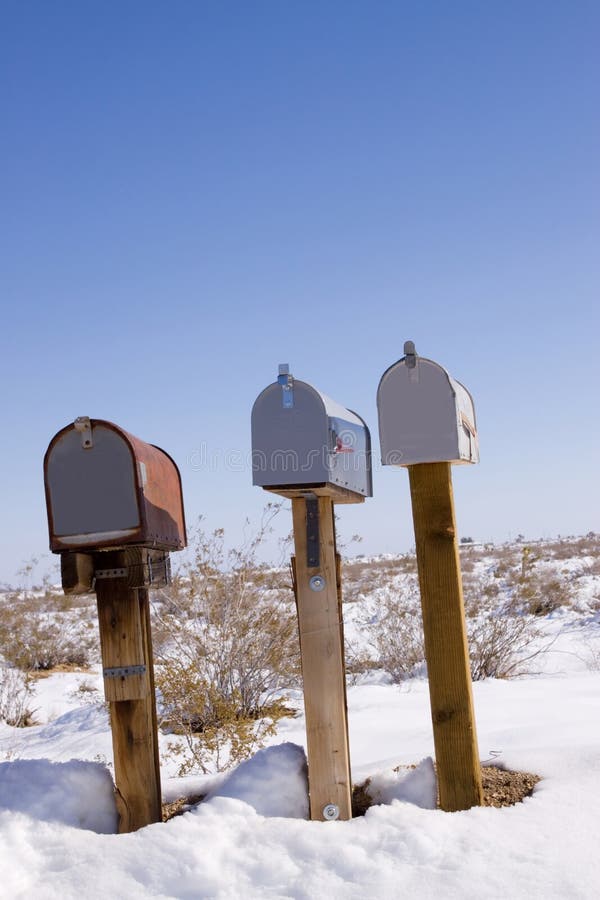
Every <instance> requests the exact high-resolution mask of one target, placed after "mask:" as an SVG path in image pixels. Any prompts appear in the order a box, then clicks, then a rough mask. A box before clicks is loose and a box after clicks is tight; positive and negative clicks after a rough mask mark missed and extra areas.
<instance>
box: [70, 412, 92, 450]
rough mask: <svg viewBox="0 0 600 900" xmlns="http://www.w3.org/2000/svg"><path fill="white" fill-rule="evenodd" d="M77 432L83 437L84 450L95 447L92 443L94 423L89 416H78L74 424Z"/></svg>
mask: <svg viewBox="0 0 600 900" xmlns="http://www.w3.org/2000/svg"><path fill="white" fill-rule="evenodd" d="M73 426H74V428H75V431H78V432H79V433H80V435H81V446H82V447H83V449H84V450H90V449H91V448H92V447H93V446H94V442H93V441H92V423H91V422H90V417H89V416H77V418H76V419H75V421H74V422H73Z"/></svg>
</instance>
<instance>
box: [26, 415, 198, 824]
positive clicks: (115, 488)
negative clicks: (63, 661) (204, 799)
mask: <svg viewBox="0 0 600 900" xmlns="http://www.w3.org/2000/svg"><path fill="white" fill-rule="evenodd" d="M44 479H45V486H46V505H47V510H48V527H49V532H50V549H51V550H52V551H53V552H54V553H60V555H61V574H62V585H63V590H64V591H65V593H66V594H77V593H88V592H90V591H92V590H95V591H96V598H97V603H98V624H99V628H100V645H101V652H102V666H103V674H104V692H105V696H106V700H107V701H108V702H109V708H110V722H111V730H112V741H113V755H114V767H115V787H116V794H117V807H118V810H119V831H120V832H121V833H123V832H129V831H135V830H136V829H138V828H141V827H142V826H143V825H149V824H151V823H152V822H160V821H161V818H162V811H161V788H160V765H159V757H158V728H157V721H156V700H155V694H154V666H153V660H152V636H151V631H150V611H149V604H148V590H147V588H148V587H149V586H151V585H153V586H157V585H160V584H165V583H167V582H168V580H169V551H171V550H181V549H182V548H183V547H185V544H186V534H185V519H184V512H183V500H182V495H181V479H180V476H179V471H178V469H177V466H176V465H175V463H174V462H173V460H172V459H171V458H170V456H168V455H167V454H166V453H165V452H164V451H162V450H160V449H158V448H157V447H154V446H151V445H150V444H145V443H144V442H143V441H140V440H139V439H138V438H136V437H133V436H132V435H130V434H128V433H127V432H126V431H123V429H121V428H119V427H117V426H116V425H113V424H112V423H111V422H104V421H101V420H98V419H91V420H90V419H89V418H87V417H81V418H79V419H76V420H75V422H74V423H73V424H72V425H67V427H66V428H63V429H62V430H61V431H59V432H58V434H56V435H55V436H54V438H53V439H52V441H51V442H50V445H49V447H48V450H47V452H46V456H45V459H44Z"/></svg>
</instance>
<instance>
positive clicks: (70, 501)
mask: <svg viewBox="0 0 600 900" xmlns="http://www.w3.org/2000/svg"><path fill="white" fill-rule="evenodd" d="M44 480H45V487H46V505H47V510H48V528H49V532H50V549H51V550H52V551H53V552H54V553H61V552H65V551H67V552H68V551H70V552H75V553H77V552H79V553H93V552H95V551H97V550H115V549H126V548H128V547H131V546H135V547H146V548H149V549H151V550H156V551H167V552H168V551H170V550H181V549H182V548H183V547H185V545H186V533H185V518H184V512H183V499H182V494H181V478H180V475H179V470H178V468H177V466H176V465H175V463H174V462H173V460H172V459H171V457H170V456H169V455H168V454H167V453H165V452H164V450H160V449H159V448H158V447H154V446H152V445H151V444H146V443H144V442H143V441H140V440H139V439H138V438H136V437H133V436H132V435H131V434H128V433H127V432H126V431H124V430H123V429H122V428H119V427H118V426H117V425H113V423H112V422H104V421H102V420H100V419H89V418H87V417H86V416H83V417H81V418H79V419H76V420H75V422H74V423H73V424H71V425H67V427H66V428H63V429H62V431H59V432H58V434H56V435H55V436H54V438H53V439H52V440H51V442H50V445H49V447H48V450H47V451H46V456H45V458H44Z"/></svg>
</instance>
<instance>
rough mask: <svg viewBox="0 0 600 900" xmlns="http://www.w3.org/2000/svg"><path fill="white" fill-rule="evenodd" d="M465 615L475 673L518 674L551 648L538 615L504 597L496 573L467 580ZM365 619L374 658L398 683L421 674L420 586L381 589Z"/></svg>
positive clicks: (478, 677)
mask: <svg viewBox="0 0 600 900" xmlns="http://www.w3.org/2000/svg"><path fill="white" fill-rule="evenodd" d="M464 597H465V615H466V625H467V636H468V642H469V657H470V664H471V676H472V678H473V680H474V681H479V680H482V679H484V678H514V677H517V676H519V675H523V674H525V673H526V672H528V671H530V667H531V663H532V661H533V660H534V659H535V658H536V657H537V656H538V655H539V654H540V653H542V652H543V651H544V650H545V649H547V645H544V644H543V642H542V638H543V634H542V631H541V629H540V627H539V624H538V620H537V619H536V618H535V616H533V615H531V614H527V613H523V612H521V611H519V610H518V609H517V608H516V607H515V606H514V604H513V602H512V601H511V599H510V597H506V598H505V599H503V597H502V595H501V592H500V587H499V585H498V582H497V580H496V579H494V577H493V576H488V577H487V578H486V577H480V578H474V577H470V576H467V577H466V578H465V579H464ZM369 612H370V615H369V617H368V618H367V619H366V620H365V621H364V622H363V625H364V627H365V629H366V630H367V631H368V633H369V636H370V644H371V647H372V649H373V653H374V659H375V661H376V663H377V665H378V666H379V667H380V668H382V669H383V670H384V671H385V672H387V673H388V674H389V675H390V676H391V678H392V681H393V682H394V683H400V682H402V681H404V680H406V679H407V678H410V677H413V676H414V675H415V674H416V673H418V672H419V669H420V667H422V665H423V663H424V662H425V650H424V643H423V625H422V616H421V608H420V602H419V594H418V587H417V585H416V583H414V582H412V583H411V582H406V583H405V585H404V587H403V588H400V589H399V590H395V591H394V590H392V589H391V588H389V589H388V590H387V591H385V592H380V596H379V597H378V598H376V600H375V602H374V603H373V604H372V605H371V608H370V611H369Z"/></svg>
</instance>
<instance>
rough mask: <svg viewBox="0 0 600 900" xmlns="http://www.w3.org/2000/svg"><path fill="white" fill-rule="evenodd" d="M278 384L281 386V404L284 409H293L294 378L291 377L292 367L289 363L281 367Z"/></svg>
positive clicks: (282, 364)
mask: <svg viewBox="0 0 600 900" xmlns="http://www.w3.org/2000/svg"><path fill="white" fill-rule="evenodd" d="M277 384H280V385H281V402H282V404H283V408H284V409H292V407H293V406H294V378H293V376H292V375H290V367H289V365H288V364H287V363H281V365H280V366H279V375H278V376H277Z"/></svg>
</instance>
